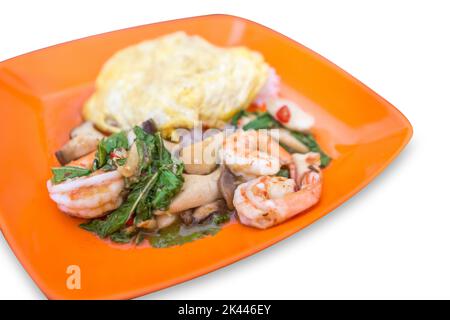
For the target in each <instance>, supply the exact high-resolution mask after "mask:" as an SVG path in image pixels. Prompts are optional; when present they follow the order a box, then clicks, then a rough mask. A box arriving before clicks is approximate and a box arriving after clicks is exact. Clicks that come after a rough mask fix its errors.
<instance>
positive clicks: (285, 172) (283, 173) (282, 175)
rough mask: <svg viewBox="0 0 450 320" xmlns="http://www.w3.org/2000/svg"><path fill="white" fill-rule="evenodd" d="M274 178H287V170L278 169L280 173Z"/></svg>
mask: <svg viewBox="0 0 450 320" xmlns="http://www.w3.org/2000/svg"><path fill="white" fill-rule="evenodd" d="M276 176H279V177H285V178H289V170H288V169H283V168H282V169H280V171H278V172H277V174H276Z"/></svg>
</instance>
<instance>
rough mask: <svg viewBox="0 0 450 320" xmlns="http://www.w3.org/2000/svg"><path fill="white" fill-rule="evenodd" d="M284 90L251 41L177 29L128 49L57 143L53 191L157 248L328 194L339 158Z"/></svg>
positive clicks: (114, 233)
mask: <svg viewBox="0 0 450 320" xmlns="http://www.w3.org/2000/svg"><path fill="white" fill-rule="evenodd" d="M279 91H280V77H279V76H278V75H277V74H276V72H275V70H274V69H273V68H271V67H270V66H269V65H268V64H267V63H266V62H265V60H264V58H263V56H262V55H261V54H260V53H258V52H255V51H252V50H250V49H248V48H245V47H231V48H221V47H217V46H214V45H212V44H210V43H209V42H207V41H206V40H204V39H202V38H200V37H198V36H188V35H186V34H185V33H183V32H177V33H173V34H169V35H166V36H163V37H160V38H157V39H153V40H148V41H144V42H141V43H139V44H136V45H133V46H130V47H127V48H125V49H122V50H120V51H119V52H117V53H116V54H115V55H113V56H112V57H111V58H110V59H109V60H108V61H107V62H106V63H105V65H104V66H103V68H102V70H101V72H100V74H99V76H98V78H97V81H96V83H95V92H94V93H93V95H92V96H91V97H90V98H89V99H88V101H87V102H86V103H85V104H84V106H83V116H84V118H85V122H83V123H82V124H81V125H80V126H78V127H77V128H74V129H73V130H72V132H71V134H70V140H69V141H68V142H67V143H66V144H65V145H63V146H62V147H61V148H60V150H58V151H57V152H56V158H57V159H58V161H59V162H60V164H61V166H59V167H54V168H52V178H51V179H50V180H48V182H47V188H48V191H49V195H50V198H51V199H52V200H53V201H54V202H55V203H56V205H57V207H58V208H59V210H61V211H62V212H64V213H65V214H67V215H69V216H72V217H75V218H81V219H84V220H85V221H84V222H83V223H81V225H80V226H81V228H83V229H85V230H87V231H90V232H92V233H95V234H96V235H98V236H99V237H100V238H104V239H109V240H110V241H113V242H116V243H134V244H140V243H143V242H148V243H149V244H150V245H151V246H153V247H158V248H161V247H169V246H174V245H180V244H183V243H186V242H190V241H193V240H196V239H200V238H203V237H205V236H207V235H214V234H216V233H217V232H218V231H219V230H220V229H221V227H222V226H223V225H225V224H226V223H228V222H229V221H230V220H235V221H237V222H238V223H241V224H243V225H245V226H248V227H252V228H258V229H266V228H270V227H273V226H276V225H278V224H280V223H283V222H284V221H286V220H288V219H290V218H292V217H294V216H296V215H298V214H302V213H304V212H305V211H306V210H308V209H309V208H311V207H312V206H314V205H315V204H316V203H317V202H318V201H319V200H320V196H321V191H322V183H323V175H322V170H323V169H324V168H325V167H326V166H327V165H328V164H329V163H330V161H331V159H330V157H328V156H327V155H326V154H325V152H324V151H323V150H322V149H321V148H320V146H319V145H318V144H317V142H316V140H315V138H314V136H313V134H312V133H311V129H312V128H313V126H314V123H315V119H314V117H313V116H312V115H311V114H309V113H307V112H306V111H305V110H303V109H302V108H301V106H299V105H297V104H296V103H295V102H293V101H290V100H287V99H285V98H282V97H280V95H279Z"/></svg>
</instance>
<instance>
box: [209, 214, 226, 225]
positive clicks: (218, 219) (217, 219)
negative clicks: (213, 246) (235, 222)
mask: <svg viewBox="0 0 450 320" xmlns="http://www.w3.org/2000/svg"><path fill="white" fill-rule="evenodd" d="M212 221H213V223H214V224H215V225H221V224H224V223H226V222H228V221H230V214H229V213H228V212H224V213H216V214H214V215H213V218H212Z"/></svg>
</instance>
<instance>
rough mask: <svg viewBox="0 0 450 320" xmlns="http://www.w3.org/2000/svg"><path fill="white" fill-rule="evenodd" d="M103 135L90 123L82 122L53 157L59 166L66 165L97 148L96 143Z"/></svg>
mask: <svg viewBox="0 0 450 320" xmlns="http://www.w3.org/2000/svg"><path fill="white" fill-rule="evenodd" d="M103 137H104V135H103V134H102V133H101V132H100V131H98V130H97V129H95V128H94V125H93V124H92V122H89V121H86V122H83V123H82V124H81V125H80V126H78V127H76V128H75V129H73V130H72V132H71V133H70V138H71V139H70V140H69V141H68V142H67V143H66V144H65V145H64V146H62V148H61V149H60V150H58V151H56V152H55V156H56V158H57V159H58V161H59V163H60V164H61V165H63V166H64V165H66V164H67V163H69V162H70V161H72V160H75V159H78V158H81V157H82V156H85V155H87V154H88V153H90V152H92V151H94V150H95V149H96V148H97V145H98V142H99V141H100V140H101V139H102V138H103Z"/></svg>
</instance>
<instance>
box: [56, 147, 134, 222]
mask: <svg viewBox="0 0 450 320" xmlns="http://www.w3.org/2000/svg"><path fill="white" fill-rule="evenodd" d="M94 157H95V152H93V153H90V154H88V155H86V156H84V157H82V158H80V159H77V160H74V161H72V162H70V163H68V164H67V166H76V167H81V168H85V169H92V163H93V160H94ZM124 184H125V183H124V179H123V177H122V175H121V174H120V173H119V172H118V171H117V170H114V171H109V172H105V171H102V170H97V171H94V172H93V173H91V174H90V175H88V176H85V177H79V178H74V179H70V180H66V181H64V182H62V183H59V184H53V183H52V181H51V180H49V181H47V189H48V191H49V194H50V198H51V199H52V200H53V201H55V202H56V204H57V205H58V208H59V209H60V210H61V211H63V212H65V213H67V214H69V215H71V216H74V217H78V218H85V219H92V218H97V217H101V216H103V215H105V214H106V213H107V212H109V211H111V210H114V209H116V208H118V207H119V206H120V205H121V204H122V196H121V193H122V191H123V189H124Z"/></svg>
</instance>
